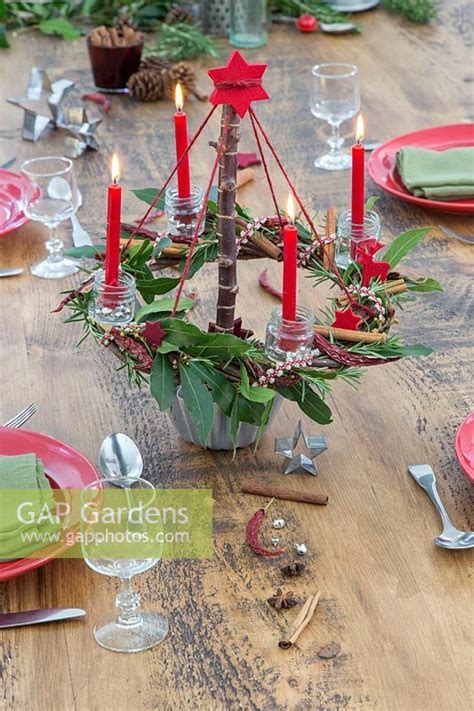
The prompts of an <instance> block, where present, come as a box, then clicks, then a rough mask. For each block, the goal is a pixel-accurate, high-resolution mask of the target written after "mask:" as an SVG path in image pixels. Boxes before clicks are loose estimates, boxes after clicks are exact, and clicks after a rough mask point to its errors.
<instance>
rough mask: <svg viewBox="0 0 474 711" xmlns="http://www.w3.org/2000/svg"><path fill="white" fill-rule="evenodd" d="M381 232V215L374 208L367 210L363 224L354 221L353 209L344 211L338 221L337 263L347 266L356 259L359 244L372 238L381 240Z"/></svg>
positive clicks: (340, 265) (343, 266) (361, 245)
mask: <svg viewBox="0 0 474 711" xmlns="http://www.w3.org/2000/svg"><path fill="white" fill-rule="evenodd" d="M380 232H381V225H380V216H379V215H378V213H377V212H375V211H374V210H367V211H366V213H365V216H364V224H363V225H355V224H353V223H352V219H351V211H350V210H346V211H345V212H342V213H341V215H340V216H339V219H338V221H337V233H336V265H337V266H338V267H342V268H345V267H347V266H349V264H350V263H351V262H353V261H354V256H355V250H356V248H357V247H358V246H360V247H363V245H364V243H366V244H367V243H369V242H370V241H371V240H372V241H374V240H377V241H378V240H379V238H380Z"/></svg>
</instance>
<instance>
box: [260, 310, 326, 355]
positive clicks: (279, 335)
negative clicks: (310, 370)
mask: <svg viewBox="0 0 474 711" xmlns="http://www.w3.org/2000/svg"><path fill="white" fill-rule="evenodd" d="M313 336H314V316H313V314H312V313H311V312H310V311H308V309H305V308H303V306H298V307H297V309H296V321H288V320H286V319H283V317H282V307H281V306H275V307H274V309H273V310H272V315H271V317H270V321H269V322H268V325H267V333H266V336H265V353H266V354H267V356H268V357H269V358H273V359H274V360H277V361H280V362H285V361H288V360H292V359H293V358H295V357H298V356H305V355H308V354H309V353H310V352H311V351H313V350H314V349H313V347H312V344H313Z"/></svg>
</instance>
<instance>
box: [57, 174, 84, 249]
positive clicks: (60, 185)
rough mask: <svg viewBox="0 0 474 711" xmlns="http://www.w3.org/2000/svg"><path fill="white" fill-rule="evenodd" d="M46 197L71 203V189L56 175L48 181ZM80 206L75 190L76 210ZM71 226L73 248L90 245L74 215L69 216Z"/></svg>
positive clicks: (78, 193)
mask: <svg viewBox="0 0 474 711" xmlns="http://www.w3.org/2000/svg"><path fill="white" fill-rule="evenodd" d="M48 195H49V197H50V198H53V199H55V200H66V201H68V202H71V200H72V193H71V187H70V185H69V183H68V182H67V180H65V179H64V178H61V177H60V176H58V175H56V176H55V177H54V178H51V180H50V181H49V185H48ZM81 205H82V195H81V192H80V190H79V189H77V210H78V209H79V208H80V207H81ZM71 224H72V239H73V242H74V246H75V247H84V246H86V245H91V244H92V240H91V238H90V237H89V235H88V233H87V232H86V231H85V229H84V228H83V226H82V225H81V223H80V222H79V218H78V217H77V215H76V213H74V214H73V215H71Z"/></svg>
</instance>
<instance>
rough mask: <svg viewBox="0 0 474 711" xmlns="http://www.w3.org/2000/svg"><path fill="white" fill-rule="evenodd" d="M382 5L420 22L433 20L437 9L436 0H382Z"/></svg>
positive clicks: (408, 18) (424, 22)
mask: <svg viewBox="0 0 474 711" xmlns="http://www.w3.org/2000/svg"><path fill="white" fill-rule="evenodd" d="M384 5H385V7H386V8H387V9H388V10H391V12H396V13H398V14H399V15H403V17H406V19H407V20H411V21H412V22H419V23H420V24H426V23H427V22H430V20H433V19H434V18H435V17H436V14H437V11H438V2H437V0H384Z"/></svg>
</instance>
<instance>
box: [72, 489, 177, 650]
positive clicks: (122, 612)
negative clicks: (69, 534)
mask: <svg viewBox="0 0 474 711" xmlns="http://www.w3.org/2000/svg"><path fill="white" fill-rule="evenodd" d="M114 493H115V495H116V497H117V494H118V495H119V496H120V498H114ZM155 496H156V490H155V488H154V486H153V484H151V483H150V482H149V481H146V480H145V479H141V478H140V479H135V478H134V479H130V478H127V477H119V476H115V477H113V478H111V479H101V480H99V481H94V482H92V483H91V484H89V485H88V486H86V487H85V488H84V490H83V491H82V515H81V534H82V539H81V544H82V552H83V556H84V560H85V562H86V563H87V565H88V566H89V567H90V568H92V570H95V571H96V572H97V573H102V575H110V576H113V577H116V578H119V579H120V582H121V590H120V592H119V593H118V594H117V596H116V598H115V606H116V607H117V608H118V610H119V612H118V615H114V614H113V615H109V616H107V617H105V618H104V619H103V620H101V621H100V622H98V623H97V624H96V626H95V627H94V637H95V640H96V641H97V642H98V643H99V644H100V645H101V646H102V647H105V648H106V649H110V650H111V651H113V652H141V651H143V650H145V649H150V648H151V647H154V646H155V645H156V644H159V643H160V642H162V641H163V640H164V639H165V637H166V635H167V634H168V621H167V619H166V618H165V617H163V616H162V615H160V614H158V613H157V612H142V611H141V609H140V595H139V594H138V593H137V592H135V591H134V590H133V589H132V585H131V580H132V577H133V576H134V575H138V574H140V573H144V572H145V571H146V570H149V569H150V568H152V567H153V566H154V565H156V563H157V562H158V560H159V557H138V556H137V557H136V558H134V557H131V556H129V557H126V558H119V557H116V556H115V557H112V556H110V557H107V554H108V550H113V551H115V553H116V552H117V545H116V543H114V544H113V545H114V547H113V549H110V548H109V549H107V546H105V548H104V540H103V536H104V535H107V536H110V537H112V536H113V537H114V541H117V542H118V543H121V541H122V540H124V539H127V538H128V537H132V536H138V537H140V538H142V537H143V536H145V535H146V532H147V531H148V532H149V531H150V528H149V527H148V528H147V526H146V524H143V523H140V521H138V522H137V520H136V518H135V517H136V515H137V513H136V512H137V506H138V507H140V506H142V507H143V510H145V511H146V510H147V509H149V507H150V505H151V503H152V502H153V501H154V500H155ZM114 502H115V503H114ZM111 503H112V504H114V505H113V506H112V507H111ZM111 508H112V509H113V510H114V511H115V513H116V514H118V512H119V510H120V520H119V521H118V522H114V523H113V525H110V526H109V525H104V524H103V523H102V524H101V521H105V520H106V517H107V516H108V517H109V520H110V510H111ZM153 530H154V531H155V532H156V530H157V529H156V526H154V529H153ZM101 536H102V538H101ZM134 540H135V539H134V538H132V539H131V543H132V544H133V545H131V546H129V544H127V548H124V549H123V552H124V553H125V554H127V555H128V553H129V552H130V551H131V549H133V548H135V549H136V548H137V545H140V547H141V552H142V553H143V547H142V544H135V543H133V541H134ZM162 545H163V544H161V546H160V544H159V543H158V542H156V543H153V544H152V547H151V548H149V547H148V546H147V548H146V550H147V551H149V552H150V554H151V551H153V553H154V554H155V555H156V554H157V553H158V554H161V548H162ZM132 555H133V554H132Z"/></svg>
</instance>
